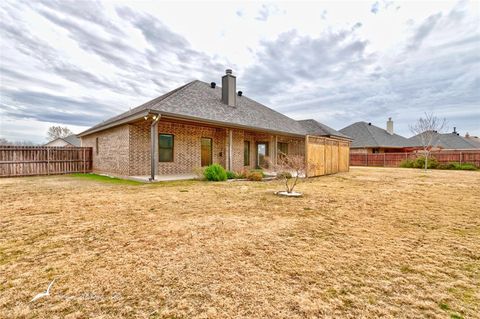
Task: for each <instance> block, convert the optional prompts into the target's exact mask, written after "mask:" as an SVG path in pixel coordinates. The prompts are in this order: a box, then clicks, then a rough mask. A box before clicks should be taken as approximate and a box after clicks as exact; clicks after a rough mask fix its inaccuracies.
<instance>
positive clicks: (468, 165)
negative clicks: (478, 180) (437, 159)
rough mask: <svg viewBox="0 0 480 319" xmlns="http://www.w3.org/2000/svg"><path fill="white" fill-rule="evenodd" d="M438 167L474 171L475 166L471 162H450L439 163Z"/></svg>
mask: <svg viewBox="0 0 480 319" xmlns="http://www.w3.org/2000/svg"><path fill="white" fill-rule="evenodd" d="M438 168H439V169H456V170H464V171H476V170H477V167H476V166H475V165H474V164H472V163H462V164H460V163H457V162H451V163H446V164H440V165H439V166H438Z"/></svg>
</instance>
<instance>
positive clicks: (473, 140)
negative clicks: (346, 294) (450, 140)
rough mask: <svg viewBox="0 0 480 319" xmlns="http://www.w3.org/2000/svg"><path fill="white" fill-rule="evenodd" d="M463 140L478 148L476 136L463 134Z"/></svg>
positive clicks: (478, 142)
mask: <svg viewBox="0 0 480 319" xmlns="http://www.w3.org/2000/svg"><path fill="white" fill-rule="evenodd" d="M465 139H466V140H467V141H469V142H472V143H473V144H474V145H478V147H480V138H479V137H478V136H472V135H470V134H468V132H467V133H466V134H465Z"/></svg>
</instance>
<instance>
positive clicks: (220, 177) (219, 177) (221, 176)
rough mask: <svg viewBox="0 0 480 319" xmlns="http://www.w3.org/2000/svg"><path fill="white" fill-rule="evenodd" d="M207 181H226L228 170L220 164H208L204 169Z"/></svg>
mask: <svg viewBox="0 0 480 319" xmlns="http://www.w3.org/2000/svg"><path fill="white" fill-rule="evenodd" d="M204 175H205V178H206V179H207V181H225V180H227V172H226V171H225V169H224V168H223V167H222V166H221V165H219V164H212V165H210V166H207V167H206V168H205V171H204Z"/></svg>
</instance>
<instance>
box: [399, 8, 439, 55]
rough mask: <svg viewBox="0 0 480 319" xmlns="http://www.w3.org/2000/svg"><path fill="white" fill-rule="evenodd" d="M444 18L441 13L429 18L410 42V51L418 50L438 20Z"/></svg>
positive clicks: (408, 46)
mask: <svg viewBox="0 0 480 319" xmlns="http://www.w3.org/2000/svg"><path fill="white" fill-rule="evenodd" d="M441 17H442V14H441V13H440V12H439V13H437V14H433V15H431V16H429V17H428V18H427V19H426V20H425V21H424V22H423V23H422V24H421V25H420V26H419V27H418V28H417V29H416V30H415V34H414V35H413V36H412V38H411V39H410V42H409V43H408V45H407V49H409V50H417V49H418V48H419V47H420V46H421V45H422V42H423V41H424V40H425V39H426V38H427V36H428V35H429V34H430V33H431V32H432V30H433V28H435V25H436V24H437V22H438V20H439V19H440V18H441Z"/></svg>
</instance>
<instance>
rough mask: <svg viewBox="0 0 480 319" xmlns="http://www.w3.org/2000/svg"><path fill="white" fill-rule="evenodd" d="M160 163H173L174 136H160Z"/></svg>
mask: <svg viewBox="0 0 480 319" xmlns="http://www.w3.org/2000/svg"><path fill="white" fill-rule="evenodd" d="M158 161H159V162H173V135H172V134H159V135H158Z"/></svg>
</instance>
